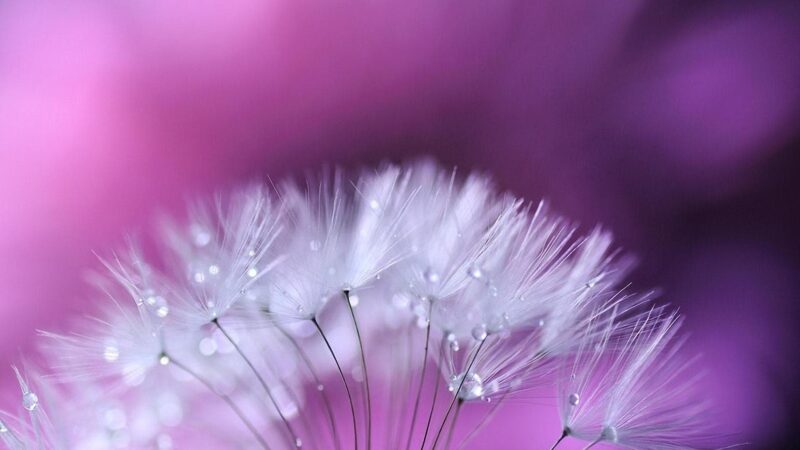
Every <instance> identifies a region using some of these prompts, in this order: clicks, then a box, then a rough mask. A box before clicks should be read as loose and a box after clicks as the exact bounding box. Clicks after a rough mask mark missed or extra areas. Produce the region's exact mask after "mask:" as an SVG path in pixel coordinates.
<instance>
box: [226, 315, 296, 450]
mask: <svg viewBox="0 0 800 450" xmlns="http://www.w3.org/2000/svg"><path fill="white" fill-rule="evenodd" d="M211 322H212V323H213V324H214V325H216V326H217V328H219V331H220V332H222V334H223V335H224V336H225V338H226V339H227V340H228V342H230V343H231V345H233V348H234V349H235V350H236V353H238V354H239V356H241V357H242V359H243V360H244V362H245V363H246V364H247V366H248V367H250V370H251V371H252V372H253V374H254V375H255V376H256V378H257V379H258V382H259V383H260V384H261V386H262V387H263V388H264V391H265V392H266V393H267V397H269V400H270V402H271V403H272V406H273V407H275V411H277V412H278V416H279V417H280V418H281V421H283V424H284V425H285V426H286V429H287V430H288V431H289V435H290V446H292V447H299V445H298V444H299V442H300V441H299V439H300V438H299V436H298V435H297V434H296V433H295V431H294V428H293V427H292V424H290V423H289V420H288V419H287V418H286V416H284V415H283V411H281V408H280V406H278V402H277V401H276V400H275V396H273V395H272V390H270V388H269V386H267V382H266V381H265V380H264V377H262V376H261V374H260V373H259V372H258V370H257V369H256V366H255V365H254V364H253V362H252V361H250V358H248V357H247V355H245V354H244V352H243V351H242V349H241V347H239V344H237V343H236V341H234V340H233V338H232V337H231V335H230V334H228V332H227V331H226V330H225V328H224V327H223V326H222V324H220V323H219V319H214V320H212V321H211Z"/></svg>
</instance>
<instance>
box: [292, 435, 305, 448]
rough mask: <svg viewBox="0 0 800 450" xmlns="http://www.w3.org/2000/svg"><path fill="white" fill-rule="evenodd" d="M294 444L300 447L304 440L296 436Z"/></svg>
mask: <svg viewBox="0 0 800 450" xmlns="http://www.w3.org/2000/svg"><path fill="white" fill-rule="evenodd" d="M294 445H295V446H296V447H298V448H300V447H302V446H303V441H301V440H300V438H299V437H296V438H294Z"/></svg>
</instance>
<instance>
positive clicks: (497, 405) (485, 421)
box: [456, 394, 552, 450]
mask: <svg viewBox="0 0 800 450" xmlns="http://www.w3.org/2000/svg"><path fill="white" fill-rule="evenodd" d="M506 397H507V396H506V395H505V394H503V396H501V397H500V400H498V401H496V402H495V404H494V406H492V409H491V410H489V413H488V414H486V415H484V416H483V418H482V419H481V421H480V422H478V425H476V426H475V427H474V428H473V429H472V431H470V432H469V434H468V435H467V436H466V437H465V438H464V439H462V440H461V442H460V443H459V444H458V447H456V448H463V447H464V446H465V445H467V443H468V442H469V441H471V440H472V439H473V438H474V437H475V436H477V434H478V433H480V432H481V430H483V428H484V427H485V426H486V425H487V424H488V423H489V422H490V421H491V419H492V418H494V416H495V415H496V414H497V412H498V411H499V410H500V406H501V405H502V404H503V401H504V400H505V399H506ZM550 450H552V449H550Z"/></svg>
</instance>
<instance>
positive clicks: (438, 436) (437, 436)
mask: <svg viewBox="0 0 800 450" xmlns="http://www.w3.org/2000/svg"><path fill="white" fill-rule="evenodd" d="M486 339H488V337H485V338H484V339H483V340H482V341H481V343H480V344H479V345H478V348H477V349H476V350H475V355H473V356H472V361H470V362H469V364H468V365H467V370H465V371H464V374H463V375H462V377H461V381H460V382H459V383H458V389H456V390H455V392H454V393H453V400H452V401H450V406H449V407H448V408H447V412H446V413H445V414H444V419H442V424H441V425H440V426H439V431H438V432H436V439H434V440H433V448H434V449H435V448H436V444H437V443H438V442H439V438H440V437H441V436H442V431H443V430H444V425H445V424H446V423H447V417H448V416H450V411H452V409H453V405H455V403H456V400H460V399H459V397H458V396H459V394H460V393H461V388H462V387H463V386H464V381H466V380H467V376H468V375H469V371H470V370H471V369H472V365H473V364H475V360H476V359H478V354H479V353H480V352H481V349H482V348H483V344H485V343H486Z"/></svg>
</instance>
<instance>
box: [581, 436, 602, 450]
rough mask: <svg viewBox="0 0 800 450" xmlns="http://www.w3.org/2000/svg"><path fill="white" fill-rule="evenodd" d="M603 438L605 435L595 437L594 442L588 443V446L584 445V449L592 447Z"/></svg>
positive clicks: (587, 449)
mask: <svg viewBox="0 0 800 450" xmlns="http://www.w3.org/2000/svg"><path fill="white" fill-rule="evenodd" d="M602 440H603V436H600V437H599V438H597V439H595V440H594V442H592V443H591V444H589V445H587V446H586V447H583V450H589V449H590V448H592V447H594V446H595V445H597V444H599V443H600V442H601V441H602Z"/></svg>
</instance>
